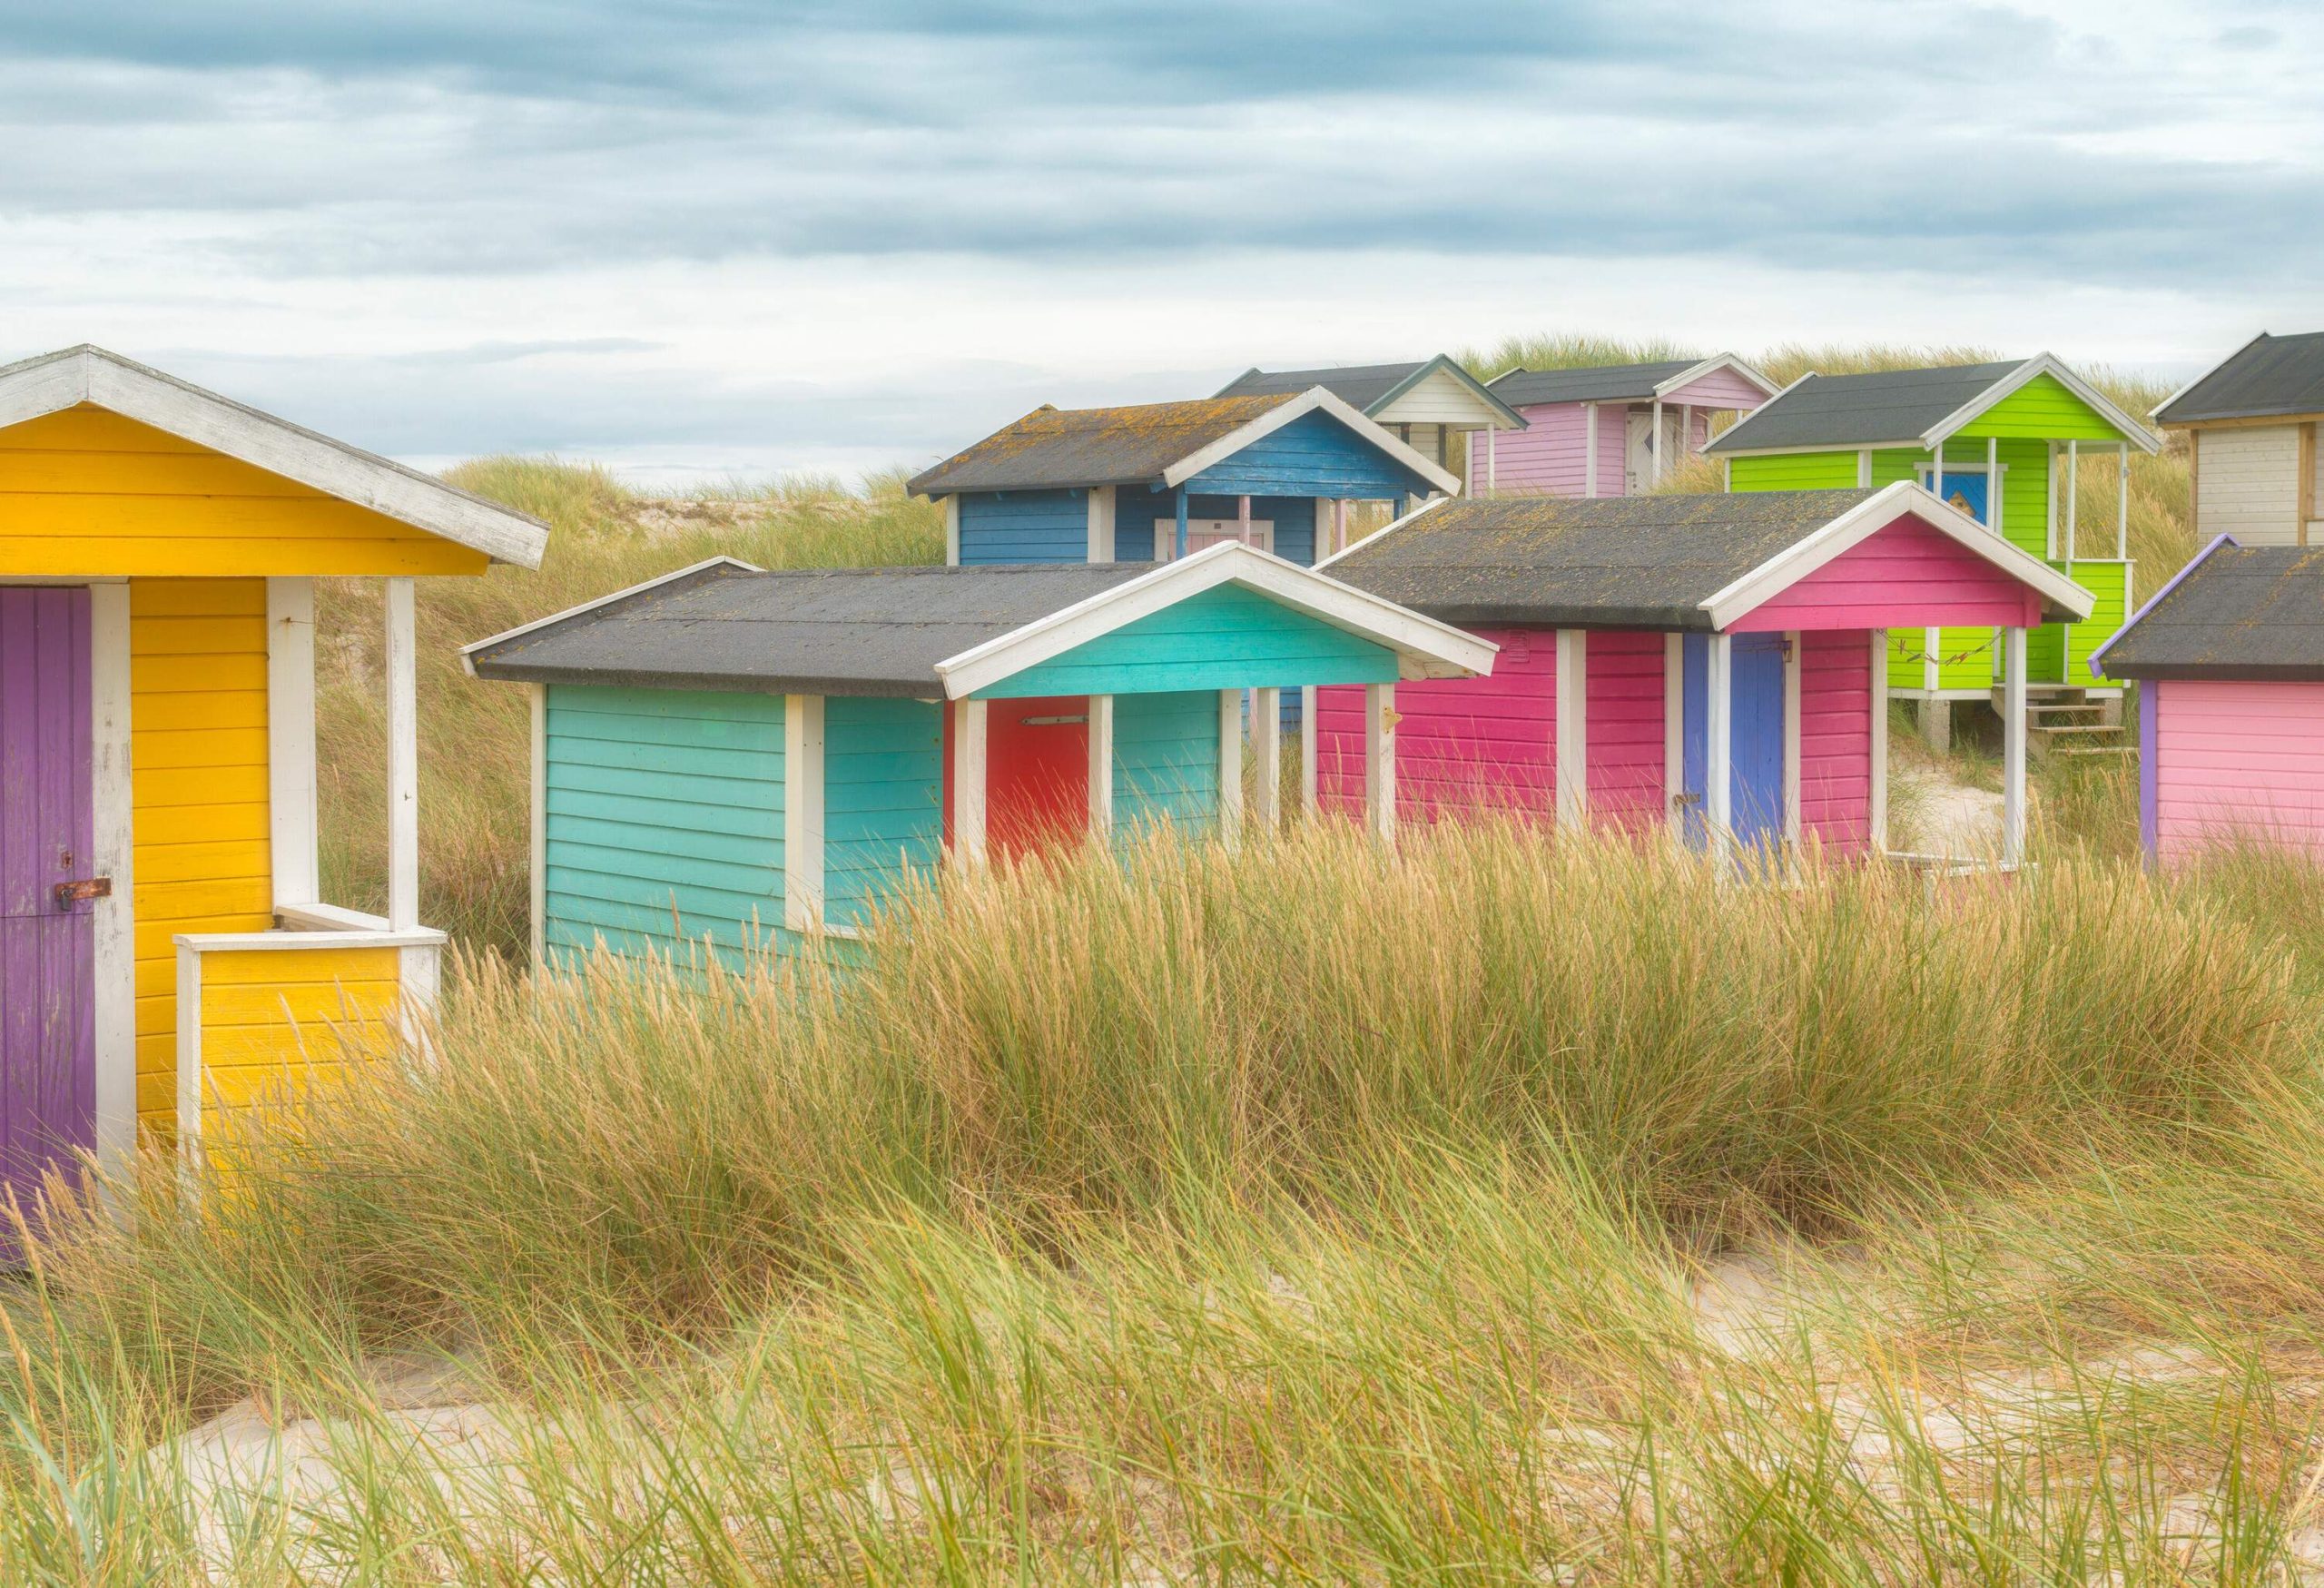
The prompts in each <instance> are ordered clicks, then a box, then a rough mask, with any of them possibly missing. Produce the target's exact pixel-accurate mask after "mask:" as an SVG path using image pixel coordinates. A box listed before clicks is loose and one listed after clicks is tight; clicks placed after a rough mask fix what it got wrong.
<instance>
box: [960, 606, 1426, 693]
mask: <svg viewBox="0 0 2324 1588" xmlns="http://www.w3.org/2000/svg"><path fill="white" fill-rule="evenodd" d="M1395 676H1396V658H1395V655H1394V653H1393V652H1392V651H1390V650H1389V649H1387V647H1385V646H1380V645H1376V644H1374V642H1372V641H1370V640H1366V639H1360V638H1358V637H1357V636H1354V635H1352V634H1349V633H1347V632H1346V631H1345V630H1344V629H1338V628H1334V627H1333V626H1331V625H1330V624H1328V623H1324V622H1323V621H1321V620H1320V619H1317V618H1314V617H1310V616H1307V615H1306V614H1305V613H1304V612H1296V611H1294V610H1293V609H1292V608H1290V607H1285V606H1283V605H1281V604H1280V603H1277V602H1275V601H1272V600H1270V599H1268V598H1267V597H1265V596H1262V595H1259V594H1258V593H1257V592H1256V591H1253V590H1246V589H1245V588H1243V587H1240V586H1236V585H1222V586H1219V587H1216V588H1214V589H1210V590H1206V591H1204V592H1203V593H1202V594H1200V595H1198V596H1193V597H1188V598H1187V599H1186V600H1184V601H1178V602H1175V603H1173V604H1172V605H1171V606H1169V607H1166V608H1165V609H1163V610H1162V611H1160V612H1156V613H1151V614H1149V615H1148V616H1145V617H1141V618H1138V619H1137V620H1136V621H1135V622H1132V623H1127V624H1124V625H1123V626H1121V627H1119V628H1118V629H1115V630H1114V631H1113V632H1112V633H1110V634H1106V635H1100V636H1098V637H1097V638H1096V639H1093V640H1090V641H1088V643H1087V644H1084V645H1079V646H1075V647H1074V648H1073V649H1071V650H1069V651H1067V652H1065V653H1064V654H1062V655H1060V656H1053V657H1051V658H1050V659H1049V660H1048V661H1046V662H1041V663H1037V664H1036V665H1034V666H1030V667H1028V668H1026V669H1025V670H1024V671H1022V672H1020V673H1018V674H1017V675H1015V676H1012V677H1009V678H1005V679H1002V680H1001V681H1000V683H998V684H995V685H992V686H989V687H987V688H984V689H980V690H978V691H977V692H976V693H977V695H979V696H980V697H981V698H987V699H996V700H1007V699H1021V698H1024V697H1027V696H1032V695H1137V694H1147V693H1167V692H1172V691H1178V690H1192V689H1238V688H1249V687H1265V686H1276V687H1281V688H1291V689H1296V688H1298V687H1300V686H1303V685H1308V684H1344V683H1387V682H1390V681H1393V679H1394V678H1395Z"/></svg>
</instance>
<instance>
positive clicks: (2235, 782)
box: [2148, 441, 2324, 861]
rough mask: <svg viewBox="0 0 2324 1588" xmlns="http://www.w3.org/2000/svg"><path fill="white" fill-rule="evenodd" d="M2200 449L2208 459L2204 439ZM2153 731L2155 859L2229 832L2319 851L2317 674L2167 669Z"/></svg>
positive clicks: (2323, 808) (2322, 852) (2182, 855)
mask: <svg viewBox="0 0 2324 1588" xmlns="http://www.w3.org/2000/svg"><path fill="white" fill-rule="evenodd" d="M2203 450H2204V453H2205V457H2204V459H2203V467H2204V468H2206V469H2209V468H2210V467H2211V458H2210V456H2209V454H2210V451H2211V444H2210V443H2209V442H2208V441H2206V442H2205V443H2204V447H2203ZM2154 738H2155V743H2154V744H2153V745H2152V746H2150V747H2149V749H2148V754H2149V755H2152V756H2153V758H2154V767H2155V837H2156V841H2157V843H2158V845H2159V848H2160V852H2161V854H2162V858H2163V859H2164V860H2165V861H2174V860H2184V859H2187V858H2189V857H2191V856H2192V855H2194V854H2196V853H2199V852H2201V850H2202V849H2203V848H2204V847H2206V846H2207V845H2209V844H2212V843H2220V842H2222V841H2235V840H2259V841H2261V842H2268V843H2284V844H2288V845H2290V846H2292V847H2294V848H2299V849H2305V850H2307V851H2308V852H2309V853H2313V854H2317V855H2319V856H2324V684H2317V683H2294V682H2282V683H2273V682H2263V681H2256V680H2255V681H2249V682H2246V681H2228V680H2221V679H2211V678H2171V679H2167V680H2165V681H2164V684H2163V687H2162V689H2161V690H2160V691H2159V692H2158V693H2157V696H2156V700H2155V735H2154Z"/></svg>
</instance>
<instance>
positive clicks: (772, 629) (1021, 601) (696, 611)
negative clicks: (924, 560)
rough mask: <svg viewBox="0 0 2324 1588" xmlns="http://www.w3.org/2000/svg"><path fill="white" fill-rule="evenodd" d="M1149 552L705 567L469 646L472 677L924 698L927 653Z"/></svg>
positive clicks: (949, 651) (939, 655) (1050, 608)
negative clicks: (1078, 559) (929, 563)
mask: <svg viewBox="0 0 2324 1588" xmlns="http://www.w3.org/2000/svg"><path fill="white" fill-rule="evenodd" d="M1152 571H1153V568H1152V567H1151V565H1149V564H1145V563H1119V564H1104V565H1098V566H1095V567H1093V566H1091V565H1089V564H1087V563H1052V564H1041V565H1038V566H1028V567H892V568H814V569H803V570H797V571H780V572H769V573H762V572H757V571H745V570H742V569H737V568H734V567H712V568H707V569H704V571H703V572H701V573H699V574H696V575H694V576H692V577H687V578H685V579H682V580H677V581H674V582H672V583H670V584H666V585H661V586H656V587H652V588H649V589H645V590H641V591H639V592H638V593H637V594H636V595H635V596H632V597H626V598H625V599H623V600H620V601H617V602H614V603H611V604H609V605H607V606H604V607H597V608H596V609H595V610H592V611H586V612H579V613H576V614H575V615H573V616H571V617H569V618H566V619H564V620H562V621H558V622H553V623H551V624H549V625H547V626H545V627H541V628H537V629H533V630H531V631H530V632H527V633H519V634H517V635H515V636H511V637H510V638H508V639H507V640H506V641H503V642H502V643H500V644H497V645H495V646H490V647H488V648H487V649H482V650H478V651H476V652H474V653H472V654H471V655H470V656H469V661H470V663H471V665H472V666H474V667H475V669H476V672H477V676H479V677H483V678H500V679H514V680H517V681H521V682H527V683H535V684H549V683H556V684H609V685H621V686H642V687H648V688H661V689H688V688H692V689H751V690H766V691H770V692H773V691H787V692H792V693H796V694H802V695H905V696H912V697H919V698H924V699H933V698H935V697H936V696H938V695H940V694H941V693H942V686H941V684H940V682H939V681H938V679H937V676H936V664H937V663H939V662H940V661H943V660H944V659H945V658H947V657H949V656H957V655H959V654H960V652H962V651H965V650H968V649H969V648H970V647H971V646H978V645H981V644H983V643H984V642H985V641H987V640H990V639H996V638H998V637H1000V636H1002V635H1004V634H1009V633H1010V632H1012V631H1014V630H1016V629H1019V628H1022V627H1023V626H1025V625H1027V624H1029V623H1032V622H1034V621H1036V620H1038V619H1039V618H1043V617H1047V616H1049V615H1050V614H1051V613H1054V612H1058V611H1060V610H1062V609H1063V608H1065V607H1070V606H1072V605H1073V604H1074V603H1076V602H1078V601H1083V600H1087V599H1088V597H1092V596H1095V595H1098V594H1099V593H1100V592H1102V591H1105V590H1108V589H1111V588H1113V587H1115V586H1117V585H1121V584H1126V583H1128V581H1129V580H1131V579H1134V578H1137V577H1138V576H1139V575H1141V574H1147V573H1151V572H1152Z"/></svg>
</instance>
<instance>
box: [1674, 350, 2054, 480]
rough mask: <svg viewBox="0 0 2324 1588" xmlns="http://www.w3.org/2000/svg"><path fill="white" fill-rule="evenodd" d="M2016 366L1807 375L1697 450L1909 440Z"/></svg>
mask: <svg viewBox="0 0 2324 1588" xmlns="http://www.w3.org/2000/svg"><path fill="white" fill-rule="evenodd" d="M2023 368H2024V360H2009V361H2007V362H2004V363H1995V364H1961V365H1956V366H1954V367H1952V368H1948V369H1935V370H1876V371H1875V372H1873V373H1871V374H1866V375H1811V376H1809V377H1807V379H1806V380H1801V381H1799V382H1797V384H1795V385H1794V386H1792V388H1791V389H1790V390H1787V391H1786V392H1785V393H1784V394H1783V395H1782V396H1780V397H1777V398H1776V399H1773V400H1772V401H1769V402H1768V403H1766V404H1764V405H1762V406H1761V407H1759V408H1758V409H1755V410H1754V411H1753V412H1751V413H1750V414H1748V415H1747V416H1745V418H1744V419H1742V420H1741V421H1740V422H1739V423H1738V424H1736V425H1734V426H1733V427H1732V428H1730V429H1728V430H1726V431H1725V432H1723V433H1722V434H1720V435H1719V436H1718V437H1716V438H1714V439H1713V440H1712V441H1711V443H1710V445H1709V446H1708V447H1706V448H1704V449H1703V450H1704V451H1706V452H1708V453H1710V454H1711V455H1712V456H1714V457H1716V456H1717V455H1718V454H1720V453H1723V452H1756V451H1766V450H1768V449H1777V450H1780V449H1784V448H1787V447H1803V448H1809V447H1861V446H1866V445H1869V444H1875V443H1878V442H1882V441H1909V440H1912V439H1915V438H1916V437H1918V436H1920V435H1921V434H1922V433H1923V432H1925V431H1926V430H1928V429H1932V428H1934V427H1935V425H1937V424H1938V423H1939V422H1941V421H1942V420H1943V419H1945V416H1947V415H1948V414H1951V413H1953V412H1954V411H1955V409H1959V408H1961V407H1962V406H1963V405H1964V404H1966V403H1969V402H1972V401H1974V400H1975V399H1977V398H1978V397H1980V396H1982V395H1983V394H1984V392H1985V391H1986V390H1989V389H1990V388H1991V387H1992V386H1993V385H1994V383H1995V382H1996V381H1999V380H2003V379H2004V377H2006V376H2008V375H2010V374H2012V373H2014V372H2015V371H2016V370H2020V369H2023Z"/></svg>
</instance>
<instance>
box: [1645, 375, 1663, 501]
mask: <svg viewBox="0 0 2324 1588" xmlns="http://www.w3.org/2000/svg"><path fill="white" fill-rule="evenodd" d="M1647 433H1648V434H1649V435H1650V436H1652V437H1653V438H1654V444H1653V445H1652V446H1650V447H1649V448H1648V449H1646V488H1647V489H1649V490H1653V489H1654V488H1657V487H1659V486H1660V485H1661V483H1662V399H1660V398H1659V397H1658V398H1656V399H1654V421H1653V426H1652V428H1651V429H1649V430H1648V432H1647Z"/></svg>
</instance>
